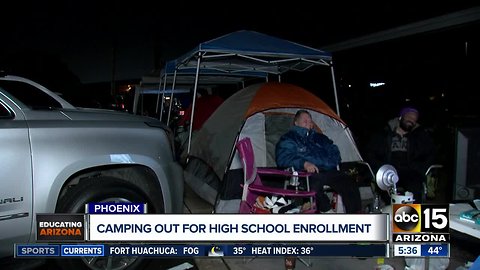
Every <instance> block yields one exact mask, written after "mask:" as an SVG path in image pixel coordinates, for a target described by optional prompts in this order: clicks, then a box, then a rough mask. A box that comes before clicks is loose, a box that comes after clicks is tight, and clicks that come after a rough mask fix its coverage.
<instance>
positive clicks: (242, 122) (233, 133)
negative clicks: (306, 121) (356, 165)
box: [190, 83, 362, 179]
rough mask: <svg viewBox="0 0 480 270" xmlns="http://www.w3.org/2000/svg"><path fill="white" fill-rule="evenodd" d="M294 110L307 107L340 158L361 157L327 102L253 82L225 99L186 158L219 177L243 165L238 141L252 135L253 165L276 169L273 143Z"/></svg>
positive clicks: (283, 87) (294, 88)
mask: <svg viewBox="0 0 480 270" xmlns="http://www.w3.org/2000/svg"><path fill="white" fill-rule="evenodd" d="M267 97H268V98H267ZM298 109H308V110H309V111H310V113H311V114H312V118H313V121H314V122H315V124H316V125H317V126H318V129H319V130H320V131H321V132H323V133H324V134H325V135H327V136H328V137H329V138H330V139H332V140H333V141H334V143H335V144H337V145H338V146H339V149H340V155H341V157H342V161H346V162H347V161H359V160H362V158H361V156H360V153H359V151H358V149H357V147H356V145H355V142H354V140H353V137H352V135H351V133H350V130H349V129H348V127H347V126H346V124H345V123H344V122H343V121H342V120H341V119H340V117H338V115H336V114H335V113H334V112H333V110H332V109H331V108H330V107H329V106H328V105H327V104H326V103H325V102H323V101H322V100H321V99H320V98H318V97H316V96H315V95H313V94H311V93H310V92H308V91H307V90H305V89H302V88H300V87H298V86H294V85H292V84H284V83H262V84H255V85H251V86H249V87H246V88H244V89H242V90H240V91H239V92H237V93H235V94H234V95H232V96H231V97H230V98H228V99H226V100H225V101H224V103H223V104H222V105H221V106H220V107H219V108H218V109H217V110H216V111H215V112H214V113H213V114H212V116H211V117H210V118H209V119H208V120H207V121H206V122H205V124H204V125H203V127H202V128H201V129H200V130H199V131H198V133H197V134H196V136H195V138H194V140H193V141H192V148H191V152H190V156H192V157H195V158H198V159H201V160H202V161H204V162H205V164H207V165H208V166H210V167H211V169H212V170H213V172H214V173H215V174H216V175H217V177H218V179H223V178H224V176H225V173H226V172H227V171H228V170H231V169H237V168H241V164H240V161H239V159H238V157H237V156H236V153H235V151H234V150H235V148H234V145H235V143H236V141H237V140H238V139H239V138H243V137H250V139H251V140H252V144H253V147H254V152H255V162H256V165H257V166H259V167H275V166H276V165H275V163H274V162H275V157H274V155H275V153H274V146H275V144H276V142H277V141H278V138H279V137H280V136H281V135H282V134H283V133H285V132H286V131H287V130H288V129H289V127H290V126H291V125H292V123H293V115H294V114H295V112H296V111H297V110H298ZM272 126H273V127H272Z"/></svg>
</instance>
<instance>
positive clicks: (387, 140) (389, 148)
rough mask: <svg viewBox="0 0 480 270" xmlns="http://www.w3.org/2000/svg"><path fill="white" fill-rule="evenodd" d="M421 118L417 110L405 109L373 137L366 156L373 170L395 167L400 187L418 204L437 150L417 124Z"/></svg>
mask: <svg viewBox="0 0 480 270" xmlns="http://www.w3.org/2000/svg"><path fill="white" fill-rule="evenodd" d="M418 117H419V112H418V110H417V109H415V108H413V107H405V108H403V109H402V110H401V111H400V117H395V118H393V119H391V120H390V121H388V124H387V125H386V126H385V128H384V129H383V130H382V131H381V132H379V133H378V134H375V135H374V136H372V138H371V141H370V143H369V144H368V145H367V156H366V157H367V161H368V162H369V163H370V165H371V166H372V169H373V170H374V171H377V170H378V168H380V167H381V166H382V165H384V164H390V165H393V166H394V167H395V169H396V170H397V173H398V177H399V181H398V183H397V186H400V187H403V188H404V189H405V191H410V192H412V193H413V198H414V200H415V202H416V203H421V202H422V192H423V183H424V182H425V181H426V176H425V172H426V171H427V169H428V167H429V166H430V165H431V164H433V162H434V157H435V154H434V150H435V148H434V145H433V140H432V139H431V137H430V135H429V134H428V133H427V132H426V131H425V129H423V128H422V127H421V126H420V125H419V124H418V123H417V121H418Z"/></svg>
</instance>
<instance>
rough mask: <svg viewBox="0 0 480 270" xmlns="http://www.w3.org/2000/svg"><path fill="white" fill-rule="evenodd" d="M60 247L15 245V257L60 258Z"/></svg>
mask: <svg viewBox="0 0 480 270" xmlns="http://www.w3.org/2000/svg"><path fill="white" fill-rule="evenodd" d="M59 256H60V245H15V257H59Z"/></svg>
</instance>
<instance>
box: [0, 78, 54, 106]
mask: <svg viewBox="0 0 480 270" xmlns="http://www.w3.org/2000/svg"><path fill="white" fill-rule="evenodd" d="M0 88H2V89H3V90H5V91H6V92H8V93H9V94H10V95H11V96H13V97H15V98H16V99H18V100H19V101H21V102H22V103H23V104H25V105H26V106H28V107H30V108H31V109H52V108H61V107H62V106H61V105H60V103H59V102H58V101H56V100H55V99H54V98H52V97H51V96H49V95H48V94H46V93H45V92H43V91H42V90H40V89H38V88H36V87H35V86H33V85H30V84H28V83H24V82H17V81H1V80H0Z"/></svg>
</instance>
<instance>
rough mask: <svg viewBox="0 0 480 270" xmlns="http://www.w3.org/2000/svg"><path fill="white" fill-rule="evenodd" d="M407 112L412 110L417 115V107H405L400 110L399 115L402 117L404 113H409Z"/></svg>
mask: <svg viewBox="0 0 480 270" xmlns="http://www.w3.org/2000/svg"><path fill="white" fill-rule="evenodd" d="M409 112H413V113H416V114H417V115H419V112H418V110H417V109H415V108H413V107H405V108H403V109H402V110H400V117H403V116H404V115H405V114H406V113H409Z"/></svg>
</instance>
